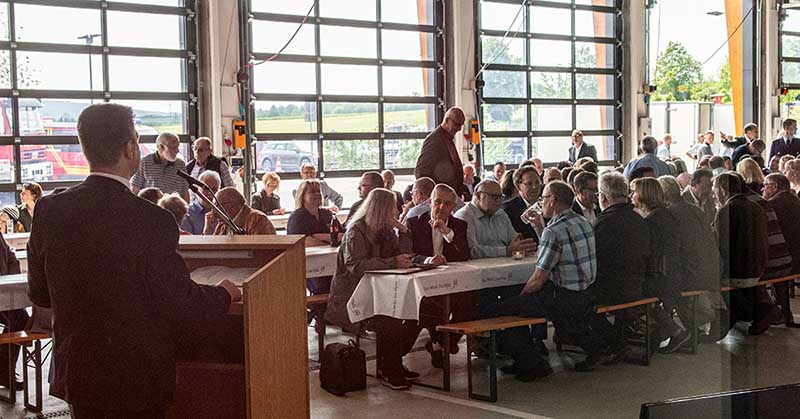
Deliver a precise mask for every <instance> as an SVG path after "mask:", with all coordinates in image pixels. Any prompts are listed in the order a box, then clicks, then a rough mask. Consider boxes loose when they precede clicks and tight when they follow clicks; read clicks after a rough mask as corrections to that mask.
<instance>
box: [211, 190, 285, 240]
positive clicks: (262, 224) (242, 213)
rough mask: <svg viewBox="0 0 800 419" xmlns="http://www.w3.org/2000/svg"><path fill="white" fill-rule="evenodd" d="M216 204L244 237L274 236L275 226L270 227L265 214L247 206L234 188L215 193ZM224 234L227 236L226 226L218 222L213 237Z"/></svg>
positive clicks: (270, 224)
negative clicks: (239, 229)
mask: <svg viewBox="0 0 800 419" xmlns="http://www.w3.org/2000/svg"><path fill="white" fill-rule="evenodd" d="M209 186H211V185H209ZM217 202H218V203H219V206H220V207H221V209H222V210H223V211H225V213H226V214H228V216H229V217H231V221H233V223H234V224H236V225H237V226H239V227H240V228H241V229H242V230H244V234H245V235H247V236H263V235H275V234H276V233H275V226H273V225H272V221H270V220H269V218H267V216H266V214H264V213H263V212H261V211H258V210H254V209H252V208H250V207H249V206H247V205H246V204H245V201H244V196H242V193H241V192H239V191H237V190H236V188H233V187H228V188H222V189H220V190H219V192H217ZM212 214H213V213H212ZM209 217H212V216H209ZM213 217H214V218H217V216H216V215H213ZM226 234H228V226H227V225H225V223H223V222H219V223H218V224H217V228H216V229H214V235H215V236H224V235H226Z"/></svg>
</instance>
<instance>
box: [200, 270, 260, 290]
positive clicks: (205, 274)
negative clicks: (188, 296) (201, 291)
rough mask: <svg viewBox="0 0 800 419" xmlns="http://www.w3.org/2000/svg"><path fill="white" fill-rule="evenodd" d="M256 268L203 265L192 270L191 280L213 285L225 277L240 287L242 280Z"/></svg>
mask: <svg viewBox="0 0 800 419" xmlns="http://www.w3.org/2000/svg"><path fill="white" fill-rule="evenodd" d="M257 270H258V269H256V268H231V267H228V266H204V267H202V268H197V269H195V270H194V271H192V273H191V275H192V280H193V281H194V282H197V283H198V284H206V285H214V284H216V283H218V282H219V281H222V280H223V279H227V280H229V281H231V282H233V283H234V284H236V285H237V286H239V287H241V286H242V284H244V281H245V280H246V279H247V278H249V277H250V275H252V274H253V273H255V272H256V271H257Z"/></svg>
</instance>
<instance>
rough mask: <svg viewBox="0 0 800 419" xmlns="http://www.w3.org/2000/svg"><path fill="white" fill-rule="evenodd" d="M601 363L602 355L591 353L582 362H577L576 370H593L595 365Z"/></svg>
mask: <svg viewBox="0 0 800 419" xmlns="http://www.w3.org/2000/svg"><path fill="white" fill-rule="evenodd" d="M598 364H600V356H598V355H589V356H587V357H586V359H584V360H583V361H581V362H578V363H576V364H575V371H577V372H591V371H594V369H595V367H597V365H598Z"/></svg>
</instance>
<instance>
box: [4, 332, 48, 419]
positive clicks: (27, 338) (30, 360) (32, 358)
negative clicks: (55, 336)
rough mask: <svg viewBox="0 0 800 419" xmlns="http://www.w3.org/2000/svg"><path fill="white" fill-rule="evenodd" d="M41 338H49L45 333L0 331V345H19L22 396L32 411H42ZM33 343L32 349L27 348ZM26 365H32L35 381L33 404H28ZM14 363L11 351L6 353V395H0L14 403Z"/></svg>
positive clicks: (27, 407) (5, 400)
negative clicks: (7, 386) (7, 385)
mask: <svg viewBox="0 0 800 419" xmlns="http://www.w3.org/2000/svg"><path fill="white" fill-rule="evenodd" d="M42 339H50V336H49V335H48V334H46V333H29V332H25V331H20V332H6V333H0V345H18V346H20V347H21V352H22V382H23V398H24V403H25V408H26V409H28V410H30V411H33V412H41V411H42V397H43V396H42V365H43V358H42V344H41V340H42ZM31 345H33V347H34V348H33V350H28V347H29V346H31ZM28 366H31V367H33V369H34V375H35V377H36V382H35V383H34V385H35V387H36V394H35V400H36V401H35V404H30V395H29V390H28ZM15 370H16V365H15V363H14V362H13V358H12V356H11V351H9V354H8V382H9V389H8V396H6V395H0V400H2V401H4V402H8V403H11V404H14V403H16V402H17V392H16V390H15V389H14V388H13V383H14V382H15V381H16V378H15V377H14V371H15Z"/></svg>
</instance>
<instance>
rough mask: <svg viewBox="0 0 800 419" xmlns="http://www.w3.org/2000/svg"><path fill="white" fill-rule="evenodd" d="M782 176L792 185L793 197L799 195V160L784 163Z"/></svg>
mask: <svg viewBox="0 0 800 419" xmlns="http://www.w3.org/2000/svg"><path fill="white" fill-rule="evenodd" d="M783 174H784V175H786V178H787V179H789V183H791V184H792V190H793V191H794V193H795V195H797V194H798V193H800V159H792V160H789V161H788V162H786V164H785V165H784V167H783Z"/></svg>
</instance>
